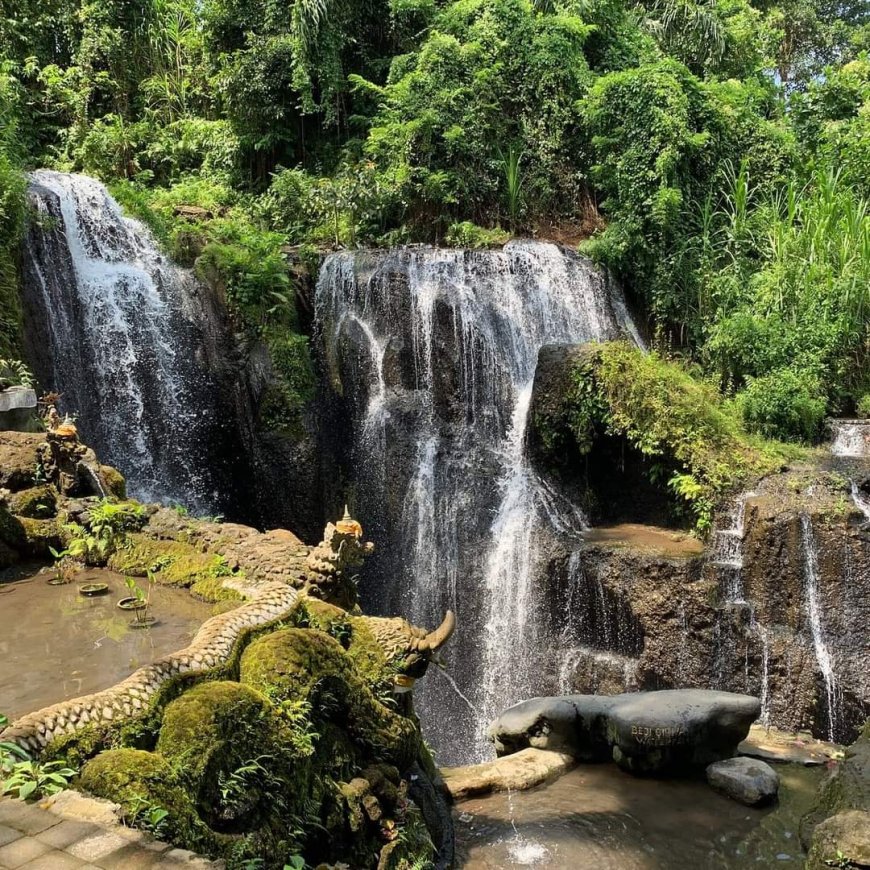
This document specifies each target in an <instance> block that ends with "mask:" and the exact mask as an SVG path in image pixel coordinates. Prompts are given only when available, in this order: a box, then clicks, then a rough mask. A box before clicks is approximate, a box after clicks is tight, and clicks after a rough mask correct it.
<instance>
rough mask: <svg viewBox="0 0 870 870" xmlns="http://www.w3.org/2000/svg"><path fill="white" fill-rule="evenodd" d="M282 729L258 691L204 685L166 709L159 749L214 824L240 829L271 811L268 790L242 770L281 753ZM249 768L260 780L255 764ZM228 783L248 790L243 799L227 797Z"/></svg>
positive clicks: (225, 684)
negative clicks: (266, 803)
mask: <svg viewBox="0 0 870 870" xmlns="http://www.w3.org/2000/svg"><path fill="white" fill-rule="evenodd" d="M277 731H278V729H277V722H276V719H275V716H274V713H273V711H272V708H271V705H270V704H269V702H268V700H267V699H266V698H264V697H263V696H262V695H261V694H259V693H258V692H255V691H254V690H253V689H251V688H249V687H247V686H243V685H241V684H239V683H233V682H223V681H222V682H213V683H203V684H201V685H199V686H196V687H194V688H193V689H191V690H190V691H188V692H185V693H184V694H183V695H182V696H181V697H180V698H177V699H176V700H175V701H173V702H172V703H171V704H169V706H168V707H167V708H166V711H165V713H164V716H163V726H162V728H161V729H160V738H159V740H158V742H157V749H158V751H159V752H161V753H162V754H163V755H164V757H165V758H167V759H168V760H169V761H171V762H172V764H173V765H174V767H175V768H176V769H177V770H178V771H179V778H180V780H181V781H182V782H183V783H184V784H185V785H186V788H187V790H188V793H189V794H190V795H191V796H192V797H193V799H194V800H195V802H196V805H197V807H198V810H199V813H200V816H201V817H202V818H204V819H206V820H207V821H208V822H209V824H210V825H212V826H213V827H216V828H221V827H228V826H230V827H238V825H239V823H240V822H241V820H242V819H244V820H245V821H246V823H247V824H248V825H249V826H250V825H251V824H252V821H251V819H252V816H254V815H255V814H256V815H259V816H263V815H265V813H266V811H267V807H264V806H262V803H263V799H264V798H265V796H266V792H265V790H264V789H262V788H256V789H255V788H252V787H251V785H252V783H250V782H247V781H246V780H245V778H244V776H243V775H242V774H239V773H238V771H239V770H247V769H249V768H251V765H252V764H253V763H256V764H260V762H259V761H256V760H257V759H263V758H266V757H269V758H274V757H275V755H276V754H277V753H280V752H281V749H282V747H281V746H280V745H279V738H278V734H277ZM250 772H251V774H252V775H253V777H254V778H255V776H256V768H254V769H253V770H251V771H250ZM228 782H230V783H234V784H235V785H236V786H238V790H239V791H242V790H244V791H245V792H246V794H245V795H244V800H243V801H241V800H236V801H230V800H229V799H228V798H227V797H226V795H228V794H229V795H230V796H231V797H232V796H233V795H232V786H231V787H230V791H228V787H227V783H228ZM300 785H301V786H304V785H305V784H304V783H300ZM299 791H300V793H303V792H304V791H305V789H304V787H303V788H300V789H299Z"/></svg>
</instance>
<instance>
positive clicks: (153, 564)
mask: <svg viewBox="0 0 870 870" xmlns="http://www.w3.org/2000/svg"><path fill="white" fill-rule="evenodd" d="M214 564H215V557H214V556H213V555H209V554H208V553H203V552H201V551H200V550H197V549H196V548H195V547H193V546H192V545H191V544H186V543H184V542H183V541H164V540H158V539H156V538H150V537H148V536H147V535H144V534H141V533H134V534H131V535H130V536H129V540H128V542H127V545H126V546H124V547H121V548H120V549H119V550H117V551H116V552H115V553H113V554H112V556H111V558H110V559H109V567H110V568H112V569H113V570H115V571H118V572H119V573H121V574H129V575H132V576H134V577H144V576H146V574H147V573H148V572H149V571H151V572H152V573H153V575H154V580H155V581H156V582H157V583H160V584H163V585H166V586H191V585H192V584H193V583H195V582H196V581H197V580H199V579H201V578H203V577H209V576H213V569H214Z"/></svg>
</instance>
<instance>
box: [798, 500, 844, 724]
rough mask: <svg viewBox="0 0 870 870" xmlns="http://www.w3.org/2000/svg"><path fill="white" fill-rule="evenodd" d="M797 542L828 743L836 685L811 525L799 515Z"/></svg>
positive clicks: (803, 515)
mask: <svg viewBox="0 0 870 870" xmlns="http://www.w3.org/2000/svg"><path fill="white" fill-rule="evenodd" d="M801 543H802V545H803V551H804V581H805V599H806V600H805V605H806V612H807V620H808V622H809V626H810V633H811V634H812V638H813V651H814V652H815V655H816V663H817V664H818V666H819V671H820V673H821V675H822V679H823V680H824V682H825V696H826V699H827V704H828V735H829V739H830V740H831V741H833V740H834V738H835V733H836V729H837V697H836V694H837V684H836V678H835V676H834V665H833V660H832V658H831V653H830V651H829V650H828V646H827V644H826V643H825V635H824V629H823V626H822V610H821V607H820V605H819V555H818V549H817V547H816V537H815V535H814V534H813V523H812V520H811V519H810V517H809V515H808V514H801Z"/></svg>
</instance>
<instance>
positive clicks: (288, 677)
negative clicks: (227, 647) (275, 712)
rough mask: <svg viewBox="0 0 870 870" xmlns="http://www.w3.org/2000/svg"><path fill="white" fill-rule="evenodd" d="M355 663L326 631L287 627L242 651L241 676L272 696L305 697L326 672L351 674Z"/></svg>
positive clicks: (340, 676)
mask: <svg viewBox="0 0 870 870" xmlns="http://www.w3.org/2000/svg"><path fill="white" fill-rule="evenodd" d="M351 668H352V663H351V661H350V659H349V658H348V656H347V653H345V651H344V649H343V648H342V646H341V644H340V643H339V642H338V641H337V640H335V638H332V637H330V636H329V635H328V634H326V633H325V632H322V631H317V630H314V629H302V628H285V629H281V630H280V631H273V632H272V633H271V634H268V635H266V636H265V637H261V638H259V639H258V640H255V641H254V642H253V643H252V644H251V645H250V646H249V647H248V648H247V649H246V650H245V652H244V653H243V654H242V659H241V663H240V669H239V678H240V680H241V682H242V683H245V684H246V685H249V686H253V687H254V688H255V689H258V690H259V691H260V692H264V693H266V694H269V695H270V697H277V698H280V699H281V700H282V701H304V700H306V699H307V698H308V696H309V694H310V693H311V690H312V688H313V687H314V686H315V684H316V683H317V682H318V681H319V680H320V679H322V678H323V677H324V676H331V677H339V678H347V677H349V676H350V672H351Z"/></svg>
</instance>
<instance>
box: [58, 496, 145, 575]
mask: <svg viewBox="0 0 870 870" xmlns="http://www.w3.org/2000/svg"><path fill="white" fill-rule="evenodd" d="M145 519H146V517H145V510H144V508H143V507H142V505H140V504H138V503H136V502H119V503H114V502H110V501H109V500H108V499H103V500H102V501H100V502H98V503H97V504H96V505H94V506H93V507H91V508H90V509H89V510H88V516H87V522H86V524H85V525H81V524H79V523H68V524H67V525H66V526H65V527H64V528H65V531H66V533H67V535H68V537H69V544H68V545H67V548H66V550H65V551H64V553H63V554H62V555H68V556H71V557H72V558H73V559H81V560H83V561H85V562H87V563H88V564H90V565H104V564H105V563H106V561H107V560H108V559H109V557H110V556H111V555H112V554H113V553H114V552H115V551H116V550H118V549H121V548H122V547H124V546H125V545H126V544H127V540H128V533H129V532H133V531H138V530H139V529H141V528H142V526H143V525H144V523H145Z"/></svg>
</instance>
